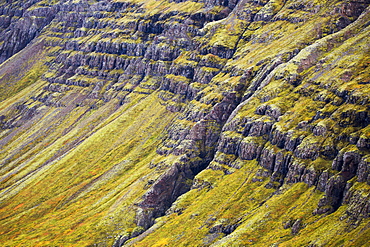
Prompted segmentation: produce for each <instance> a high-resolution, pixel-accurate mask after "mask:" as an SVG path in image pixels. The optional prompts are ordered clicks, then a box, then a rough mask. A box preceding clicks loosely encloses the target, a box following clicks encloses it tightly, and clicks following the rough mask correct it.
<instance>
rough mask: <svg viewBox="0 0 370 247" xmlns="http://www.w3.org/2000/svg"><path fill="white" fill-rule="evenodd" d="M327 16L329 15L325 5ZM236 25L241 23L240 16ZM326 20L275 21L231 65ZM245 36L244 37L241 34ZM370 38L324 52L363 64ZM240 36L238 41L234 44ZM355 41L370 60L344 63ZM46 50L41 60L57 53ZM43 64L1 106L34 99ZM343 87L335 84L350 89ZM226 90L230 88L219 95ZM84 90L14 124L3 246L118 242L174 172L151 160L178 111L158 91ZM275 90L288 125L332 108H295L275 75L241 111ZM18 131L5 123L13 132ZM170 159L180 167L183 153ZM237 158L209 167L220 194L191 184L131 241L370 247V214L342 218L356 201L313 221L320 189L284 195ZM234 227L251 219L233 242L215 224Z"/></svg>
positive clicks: (228, 82) (306, 39)
mask: <svg viewBox="0 0 370 247" xmlns="http://www.w3.org/2000/svg"><path fill="white" fill-rule="evenodd" d="M161 3H162V2H154V1H149V2H148V3H147V5H148V6H147V7H148V8H150V9H154V12H156V11H160V10H162V9H163V8H165V7H166V6H165V5H163V4H162V5H161ZM279 6H280V5H279ZM154 7H157V8H154ZM167 7H168V6H167ZM193 7H194V6H193V5H189V3H180V4H179V5H175V4H174V5H172V6H171V8H172V9H176V8H183V9H182V10H183V11H185V10H188V11H196V10H197V9H198V8H200V7H199V6H198V7H197V6H196V8H195V9H193ZM170 10H171V9H170ZM168 11H169V10H168ZM322 11H323V13H324V12H325V11H326V10H325V9H324V10H322ZM154 12H153V13H154ZM226 21H229V22H231V24H233V20H226ZM325 21H327V22H328V23H329V22H330V17H323V18H322V19H321V17H320V18H319V17H318V18H315V19H313V20H311V21H308V22H306V23H305V24H292V23H286V22H279V21H278V22H272V23H270V24H268V25H265V26H264V27H263V28H260V29H258V31H257V32H255V33H253V34H254V35H257V36H261V37H264V36H268V35H267V34H268V33H269V32H270V31H269V30H279V31H276V33H274V34H273V35H272V36H271V37H275V36H277V38H275V39H271V40H270V41H268V42H267V43H258V42H257V43H252V42H251V43H248V42H247V41H243V40H242V41H240V43H239V50H238V53H237V54H236V57H238V58H239V60H235V61H230V62H229V63H228V65H227V66H229V67H238V68H241V69H247V68H249V67H253V69H254V70H256V71H257V70H258V66H257V65H256V64H257V63H258V62H259V61H261V60H263V59H265V58H274V57H275V56H276V55H277V54H283V53H284V52H285V50H286V51H290V50H292V49H293V48H295V47H298V48H302V47H303V46H305V44H307V43H312V42H313V39H312V37H311V36H312V32H313V30H316V29H317V28H318V27H317V25H318V24H317V23H325ZM238 23H239V22H238ZM231 24H230V23H229V26H228V25H225V26H224V27H225V29H223V28H224V27H222V28H220V30H218V31H217V32H215V34H214V36H213V37H212V38H213V39H212V42H213V43H212V44H220V43H221V44H223V43H225V37H224V36H223V35H225V33H228V32H227V30H228V29H229V28H230V25H231ZM243 25H244V24H240V26H243ZM256 25H258V24H256ZM238 27H239V26H238ZM251 29H252V27H251ZM235 32H236V33H238V34H240V33H241V30H236V31H235ZM297 33H299V36H295V37H297V38H295V39H294V41H292V39H291V36H292V35H296V34H297ZM368 33H369V30H368V29H366V30H363V31H362V33H359V35H358V36H355V37H354V38H352V39H349V40H348V41H346V42H345V43H344V44H343V45H342V46H338V48H336V50H335V51H334V52H332V53H330V54H334V55H332V57H330V54H329V53H328V54H326V53H325V51H324V52H323V55H322V57H326V58H327V59H326V61H328V64H329V63H330V64H333V63H331V62H330V61H331V60H335V63H334V64H337V65H338V67H341V69H342V67H343V66H353V67H356V68H357V67H361V66H360V65H361V64H362V63H363V64H366V63H368V61H369V59H368V57H366V56H365V55H364V53H363V52H362V51H363V49H368V48H367V45H366V44H368V43H369V41H368V37H369V36H368ZM282 34H283V35H282ZM248 35H249V34H248V31H247V32H245V33H244V36H246V37H247V36H248ZM279 35H282V36H279ZM217 42H218V43H217ZM233 42H234V43H235V44H236V43H237V42H236V41H235V40H233ZM353 44H356V45H360V46H363V48H361V47H360V48H357V49H355V50H353V53H354V56H357V57H361V58H360V59H354V60H353V63H354V64H353V65H351V64H350V63H348V61H347V59H348V57H347V58H345V57H344V56H343V55H342V53H343V52H347V51H348V50H350V49H351V47H353ZM281 47H285V48H281ZM243 54H248V56H245V55H243ZM326 55H328V56H326ZM19 56H21V55H17V56H16V57H15V58H13V59H17V58H19ZM39 56H40V58H41V59H40V61H46V59H48V58H46V57H43V55H39ZM337 58H341V59H337ZM330 59H331V60H330ZM11 61H12V60H11ZM11 61H9V62H8V63H10V62H11ZM41 64H42V63H41V62H40V63H31V65H30V66H31V67H28V68H29V71H30V72H29V73H25V74H24V75H25V76H24V77H23V79H20V80H19V81H18V80H17V81H18V82H19V83H18V84H14V86H13V87H12V88H14V90H9V91H10V92H11V93H10V94H8V93H7V92H6V91H2V94H1V96H2V97H4V99H5V98H7V100H5V101H3V102H1V103H0V110H1V111H4V112H6V111H9V110H10V111H11V110H13V109H11V108H8V107H9V105H11V104H12V103H13V102H16V101H18V102H19V101H26V99H27V98H28V97H29V96H30V95H33V94H34V92H35V91H38V90H39V89H40V88H42V87H43V86H45V85H46V82H45V81H42V80H41V79H38V78H39V75H40V74H41V72H42V71H43V67H42V66H41ZM4 66H7V65H3V67H2V69H3V68H4ZM32 66H33V67H32ZM291 68H293V69H295V67H294V64H293V65H292V66H289V64H288V66H287V67H286V71H287V73H288V74H289V73H290V72H291V71H290V69H291ZM293 72H294V71H293ZM360 72H361V71H360ZM360 72H359V73H358V78H356V80H354V82H353V83H346V84H345V87H348V88H350V89H353V88H354V89H355V90H357V91H355V92H356V93H357V94H359V95H360V96H361V97H366V95H364V94H366V93H367V91H366V90H368V85H362V86H358V84H357V82H358V81H360V80H366V78H367V79H368V74H367V72H366V71H365V72H363V73H360ZM303 73H306V74H305V76H306V78H313V77H315V75H316V74H315V72H314V71H305V72H303ZM34 75H36V76H34ZM333 77H334V78H337V77H338V76H337V72H336V71H335V70H333V69H329V68H328V69H327V73H325V74H321V75H319V77H318V78H315V80H317V81H320V79H321V81H322V84H325V83H328V82H329V79H328V78H333ZM230 78H233V77H230V76H229V75H224V76H222V75H220V76H218V77H217V78H216V79H215V80H214V81H213V82H212V83H211V84H210V85H208V86H206V88H205V89H204V92H212V95H211V94H210V93H209V95H208V98H211V99H212V98H215V99H217V98H218V97H219V96H220V95H222V91H227V90H228V88H232V87H233V83H234V81H238V80H237V79H235V78H233V79H230ZM233 80H234V81H233ZM340 83H341V82H337V85H335V84H333V83H332V84H331V85H333V87H339V85H340ZM218 87H219V88H223V89H222V90H219V91H218V89H217V88H218ZM302 87H303V86H302ZM24 88H25V89H24ZM22 89H24V90H23V91H21V90H22ZM84 94H85V91H84V90H83V89H80V88H77V87H75V88H73V90H72V91H71V92H70V93H68V94H66V95H65V96H63V97H64V101H66V102H70V104H69V105H67V106H66V107H65V108H57V107H44V108H41V111H42V114H40V115H39V116H40V118H37V119H33V120H32V122H30V123H28V125H26V126H23V128H19V129H17V130H15V131H14V132H13V133H12V135H11V136H10V137H9V139H6V142H7V144H6V145H4V146H2V148H1V152H0V159H1V162H2V164H4V166H3V167H2V169H1V173H0V175H1V187H2V188H6V189H5V191H1V193H2V194H1V208H0V243H1V244H2V245H3V246H87V245H92V244H94V243H97V242H100V243H101V244H102V245H103V246H104V245H109V244H112V242H113V237H114V235H118V234H122V233H124V232H125V231H126V232H132V231H135V227H136V226H135V224H134V223H133V221H134V216H135V215H134V214H135V212H136V211H135V210H136V209H135V208H134V207H133V206H132V205H133V204H134V203H135V202H137V201H138V200H139V199H140V197H141V195H142V194H143V193H145V191H146V190H145V189H144V188H145V185H146V184H147V183H148V180H153V179H154V180H155V179H156V178H157V177H159V176H160V174H162V173H163V170H159V169H156V170H154V169H150V168H149V166H148V164H149V163H150V162H152V161H154V162H159V161H161V160H164V158H163V157H161V156H159V155H157V154H156V152H155V150H156V148H157V146H158V145H159V144H160V137H161V135H162V133H163V132H164V131H165V129H166V127H167V126H168V125H169V124H170V123H171V121H172V120H173V119H174V118H175V116H176V114H175V113H170V112H169V111H167V110H166V109H165V106H163V105H162V104H161V103H162V102H161V101H160V100H159V99H158V97H157V96H158V92H155V93H153V94H152V95H149V96H147V95H142V94H132V95H131V100H130V101H129V103H127V104H125V105H123V106H118V101H116V100H112V101H110V102H109V103H107V104H106V105H104V106H103V107H101V108H98V109H90V108H89V107H88V106H81V107H75V106H76V104H78V103H79V102H81V101H82V99H81V98H84V99H85V98H86V97H87V96H86V95H84ZM266 94H275V95H277V96H278V97H275V98H274V99H273V100H274V103H279V104H280V105H282V106H283V107H285V108H286V109H290V111H291V113H290V114H286V115H285V116H283V118H282V121H281V122H285V125H283V126H281V127H282V128H286V129H289V128H290V127H291V126H296V124H297V123H298V122H300V121H302V120H305V119H306V118H308V117H310V115H309V114H311V115H312V114H313V115H314V114H315V113H316V109H317V107H318V105H319V106H321V103H319V102H316V101H313V100H311V99H310V98H299V99H298V101H299V102H301V103H300V104H296V105H295V107H293V108H292V106H293V105H294V104H295V101H294V100H292V98H293V97H292V96H291V95H295V92H294V91H293V87H292V86H291V85H289V84H287V83H285V82H282V81H279V80H273V81H272V82H270V84H269V85H268V86H266V88H265V89H264V90H262V91H259V92H258V93H257V94H256V95H255V98H253V99H252V100H251V101H250V102H249V103H248V104H247V105H245V106H244V107H243V108H242V109H241V111H240V112H239V113H238V115H237V116H236V117H245V116H251V117H255V114H254V112H255V108H256V107H257V105H258V104H259V103H260V101H259V99H260V98H262V97H263V96H265V95H266ZM81 95H82V96H81ZM286 95H288V96H286ZM11 96H14V97H11ZM293 99H294V98H293ZM28 103H29V104H37V103H35V102H32V103H31V102H28ZM270 103H271V102H270ZM307 105H310V107H311V108H312V109H313V110H312V112H309V113H307V111H306V106H307ZM303 106H305V107H303ZM0 114H1V113H0ZM36 123H37V124H36ZM361 131H362V132H361V134H363V135H369V133H370V131H367V130H366V129H365V130H361ZM9 132H10V131H8V130H5V132H3V135H4V136H5V135H6V134H7V133H9ZM167 159H168V162H169V163H171V159H172V157H168V158H167ZM214 163H216V162H214ZM235 163H237V164H238V166H240V167H241V168H240V169H234V170H233V171H234V173H232V174H230V175H225V174H224V173H223V172H222V171H220V170H212V169H207V170H204V171H203V172H202V173H200V174H199V175H198V176H197V178H196V179H197V180H199V181H207V182H210V183H211V184H212V186H213V189H210V190H208V189H207V188H204V189H200V190H191V191H190V192H188V193H186V194H184V195H183V196H182V197H180V199H179V200H178V201H177V202H176V203H175V204H174V205H173V207H172V208H171V209H170V212H175V213H171V214H169V215H168V216H165V217H162V218H160V219H158V222H157V225H155V226H154V229H155V230H153V231H152V232H150V231H149V232H148V234H147V235H144V237H145V238H142V239H137V240H134V241H133V242H132V244H135V245H138V246H166V245H167V246H202V245H209V244H212V243H214V246H244V245H249V244H251V245H259V246H267V245H272V244H274V243H279V242H283V243H281V246H297V244H298V245H307V244H308V243H309V242H311V243H312V241H313V242H315V243H316V244H317V245H322V244H325V243H329V244H331V245H340V244H342V243H341V241H343V243H344V244H346V245H349V244H353V246H361V244H366V241H367V240H368V239H367V237H366V236H368V234H369V232H368V230H365V226H366V224H368V221H364V222H362V223H361V225H360V226H359V227H358V228H356V229H355V230H353V231H347V230H348V229H347V228H346V227H347V224H345V223H342V224H339V223H338V222H344V221H338V218H339V217H341V216H342V215H343V212H344V211H345V209H346V207H345V206H343V207H342V208H340V209H339V210H338V211H337V212H335V213H334V214H332V215H330V216H327V217H322V218H321V216H312V212H313V210H314V209H315V207H316V206H317V203H318V200H319V199H320V198H321V196H322V193H321V192H318V191H315V190H314V188H308V186H307V185H305V184H302V183H299V184H294V185H285V186H284V187H283V188H282V189H281V191H280V193H279V194H273V192H274V190H272V189H266V188H265V187H264V186H265V185H266V184H267V183H268V180H267V178H264V177H260V179H261V180H262V181H260V182H253V181H252V179H253V178H254V177H255V173H256V172H257V171H258V170H259V169H261V167H260V166H258V165H257V164H256V162H255V161H241V160H236V161H235ZM215 165H216V166H217V165H218V164H215ZM357 186H358V187H363V190H364V193H368V190H369V188H368V185H366V184H358V185H357ZM179 212H181V213H179ZM297 219H301V220H302V221H303V222H304V224H306V227H305V228H304V229H303V230H301V232H300V234H299V235H292V234H291V229H290V228H289V229H284V228H283V225H284V224H285V223H286V222H287V221H289V220H294V221H295V220H297ZM233 224H240V226H239V227H238V228H237V230H236V231H235V232H233V233H232V234H230V235H229V236H227V237H225V238H223V239H221V238H222V237H224V236H225V235H224V234H223V233H217V232H216V233H210V232H209V228H211V227H217V226H218V225H223V226H227V225H233ZM15 225H17V227H16V228H15V227H14V226H15ZM149 233H150V234H149ZM338 234H343V237H340V238H336V236H337V235H338ZM107 236H109V237H110V238H107ZM307 236H309V237H307ZM338 239H339V240H338ZM279 246H280V245H279Z"/></svg>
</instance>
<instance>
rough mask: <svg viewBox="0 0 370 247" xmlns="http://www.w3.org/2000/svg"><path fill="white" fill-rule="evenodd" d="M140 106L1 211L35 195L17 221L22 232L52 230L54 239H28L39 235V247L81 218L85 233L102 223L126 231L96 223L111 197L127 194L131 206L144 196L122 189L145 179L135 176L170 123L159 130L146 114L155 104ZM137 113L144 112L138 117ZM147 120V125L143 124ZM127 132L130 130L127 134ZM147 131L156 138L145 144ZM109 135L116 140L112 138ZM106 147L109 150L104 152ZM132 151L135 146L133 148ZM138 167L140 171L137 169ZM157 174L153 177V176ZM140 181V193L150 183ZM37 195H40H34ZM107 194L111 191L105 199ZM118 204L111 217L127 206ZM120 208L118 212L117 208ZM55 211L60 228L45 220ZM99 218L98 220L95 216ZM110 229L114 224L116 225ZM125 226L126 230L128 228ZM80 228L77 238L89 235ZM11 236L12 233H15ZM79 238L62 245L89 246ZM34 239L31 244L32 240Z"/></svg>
mask: <svg viewBox="0 0 370 247" xmlns="http://www.w3.org/2000/svg"><path fill="white" fill-rule="evenodd" d="M151 98H152V99H154V98H156V97H155V96H154V95H153V96H151ZM142 102H143V103H141V104H140V103H139V104H138V105H136V106H135V104H132V106H131V109H129V110H126V111H123V112H125V114H122V111H121V113H120V116H117V114H116V119H115V120H113V121H112V120H111V121H112V122H111V123H110V124H108V125H106V126H105V127H104V128H102V129H101V130H99V131H96V133H95V134H93V135H92V136H91V137H89V138H88V139H87V140H86V141H85V142H83V144H82V145H81V146H79V148H77V149H75V150H73V151H72V152H70V153H69V154H67V155H66V156H65V157H64V158H63V159H62V160H60V161H58V162H56V163H55V164H53V165H52V166H49V167H48V168H47V169H43V173H44V175H41V174H38V176H36V178H32V179H29V180H30V181H29V182H28V183H27V186H26V188H24V189H23V190H22V191H21V192H20V193H18V194H17V195H16V196H15V197H12V201H11V203H10V204H7V205H6V206H4V207H3V208H2V212H3V213H5V214H7V213H6V212H11V211H12V210H10V211H9V209H10V208H12V209H13V208H16V207H17V206H19V205H21V204H22V203H21V202H20V201H23V199H22V198H24V196H26V195H28V196H29V195H34V196H31V197H30V199H31V200H29V201H28V202H27V203H24V202H23V204H22V206H19V207H18V208H17V210H20V211H18V212H22V211H25V210H26V211H27V212H28V214H27V216H26V215H23V216H22V217H23V218H22V223H20V222H19V224H21V226H20V228H19V229H31V228H36V229H39V230H40V232H50V235H48V236H45V237H42V238H41V239H39V238H38V237H37V236H39V234H38V233H37V231H36V233H34V234H33V235H32V236H29V238H33V237H35V240H36V239H37V244H36V243H35V246H37V245H40V246H43V245H45V244H46V245H47V243H48V242H47V241H48V239H49V240H50V238H54V239H55V238H58V237H57V236H59V237H62V236H63V235H58V233H60V232H65V231H67V232H68V231H73V229H74V227H73V225H74V224H77V223H76V221H77V219H78V221H81V220H82V218H83V219H84V221H85V222H86V223H84V224H86V227H87V229H89V230H87V229H86V232H85V233H87V232H89V231H96V229H95V228H91V226H92V225H100V226H101V227H102V228H101V230H98V231H102V230H104V231H116V232H117V231H118V228H120V229H123V227H122V226H121V227H117V228H112V229H110V230H108V229H106V225H105V223H103V222H105V220H103V221H100V220H98V218H99V217H100V219H101V217H103V216H102V215H101V214H100V213H101V211H104V210H106V209H107V208H109V207H111V206H112V205H113V204H114V202H116V199H115V200H112V197H113V198H117V197H122V196H123V195H124V194H126V196H125V201H126V203H128V202H129V201H128V198H127V197H132V196H133V197H134V198H132V199H130V200H134V199H135V198H138V197H139V196H140V193H139V194H137V192H136V193H135V192H133V191H134V190H135V189H133V188H130V189H129V190H130V191H131V192H130V193H129V194H127V193H124V192H123V190H124V188H126V189H128V187H130V186H132V184H135V181H138V179H139V178H143V174H141V175H135V173H136V172H138V173H137V174H139V173H140V172H139V171H140V170H141V172H144V171H145V170H146V169H148V168H147V164H148V163H149V162H150V160H151V157H153V154H155V152H154V153H153V148H154V150H155V148H156V143H157V142H158V137H155V136H158V133H160V132H161V131H160V130H159V129H158V128H163V127H165V126H166V124H164V125H162V126H161V124H159V122H158V119H157V120H155V119H152V118H151V116H152V115H153V114H155V113H152V112H151V111H150V110H149V111H150V113H149V114H148V113H147V112H146V111H148V108H147V107H146V106H147V104H150V105H152V107H153V103H152V102H151V100H150V99H148V100H146V101H145V100H144V101H142ZM157 105H158V106H159V109H160V108H161V107H162V111H158V112H157V114H158V115H157V116H158V117H159V118H160V119H162V120H164V122H166V121H168V119H171V114H170V115H168V114H165V115H166V116H167V117H165V118H163V116H164V115H163V114H164V113H165V111H163V109H164V108H163V106H161V105H160V104H159V103H157ZM144 109H146V110H144ZM151 109H152V108H151ZM139 112H142V113H141V114H140V113H139ZM138 113H139V115H138ZM132 115H134V116H136V117H134V118H133V119H132V117H131V116H132ZM138 116H142V117H138ZM144 116H145V117H144ZM143 117H144V118H143ZM147 117H150V119H152V120H150V121H145V119H146V118H147ZM111 118H112V117H111ZM165 119H167V120H165ZM107 121H108V120H107ZM132 121H134V122H136V124H139V125H142V126H147V127H146V128H144V129H145V130H144V129H137V128H136V127H135V124H134V125H132ZM143 121H144V122H146V123H145V124H143ZM123 126H126V127H123ZM125 128H127V129H126V131H125ZM77 129H78V128H77ZM117 129H120V131H119V132H120V133H122V134H121V135H120V136H117V134H116V133H118V132H117V131H116V130H117ZM136 131H138V132H137V133H136V134H135V135H133V134H132V133H135V132H136ZM148 131H149V132H150V133H153V134H154V133H157V134H154V135H150V136H149V137H150V138H149V137H148V138H149V139H147V140H146V141H145V139H143V136H142V135H143V133H148ZM72 136H73V135H72ZM109 136H111V137H114V138H108V137H109ZM67 138H68V136H67ZM101 138H103V139H102V140H110V141H109V142H102V140H101ZM63 139H64V138H62V139H60V140H58V141H57V143H56V144H53V145H52V146H54V148H57V147H58V143H63V141H64V140H63ZM113 139H116V140H117V141H115V142H112V140H113ZM138 141H139V142H138ZM139 146H141V147H142V148H139ZM97 147H99V148H97ZM102 147H105V148H103V149H102ZM133 147H135V148H134V149H133ZM51 148H52V147H51ZM91 150H102V152H101V153H97V152H92V151H91ZM109 150H110V151H109ZM144 150H145V151H144ZM150 150H152V151H150ZM144 153H146V154H147V155H148V156H146V155H144ZM150 153H152V154H150ZM45 155H49V152H48V151H47V150H46V151H45V152H44V153H43V156H45ZM144 157H146V158H144ZM41 158H42V157H40V158H39V159H41ZM140 162H143V163H142V165H140ZM87 164H88V165H87ZM77 167H78V168H77ZM120 167H122V168H120ZM139 167H142V168H141V169H139ZM129 170H131V172H129ZM46 171H47V172H46ZM123 173H124V174H126V175H127V176H128V177H130V178H131V179H129V180H127V178H128V177H127V178H123V177H122V174H123ZM63 174H64V175H63ZM157 174H158V173H157ZM158 175H159V174H158ZM158 175H154V177H156V176H158ZM112 176H113V177H116V178H117V181H116V182H115V183H114V184H112V183H110V182H109V181H111V179H113V178H112ZM56 178H57V179H56ZM67 181H68V182H67ZM122 181H125V182H122ZM140 181H141V182H140ZM138 183H139V184H142V185H135V186H134V187H136V186H137V187H136V188H137V189H139V191H142V188H143V187H144V184H145V183H146V182H145V180H139V182H138ZM66 186H67V187H66ZM106 186H108V187H109V188H107V187H106ZM46 188H47V189H46ZM113 188H116V189H113ZM118 188H122V189H118ZM36 191H37V194H35V192H36ZM108 191H109V193H108V195H107V192H108ZM141 193H142V192H141ZM129 195H130V196H129ZM26 197H27V196H26ZM17 198H18V199H17ZM98 198H101V199H100V201H101V203H100V204H99V203H97V204H96V208H97V209H96V210H91V208H90V210H88V211H89V213H87V211H86V210H87V208H88V207H90V206H91V204H93V203H92V202H95V203H96V201H98ZM103 198H106V199H103ZM121 200H123V199H121ZM72 202H73V203H72ZM40 203H41V204H40ZM126 203H124V205H127V204H126ZM38 204H40V205H39V206H38V207H35V205H38ZM118 205H119V206H118ZM118 205H117V206H115V207H113V208H111V210H112V212H111V213H112V214H113V215H114V213H113V212H114V211H115V210H119V211H120V210H121V208H122V206H123V205H121V204H118ZM116 207H118V208H120V209H117V208H116ZM28 209H29V210H28ZM53 211H55V212H60V215H59V216H58V217H57V219H56V220H57V221H58V222H61V221H62V222H64V223H58V224H60V225H59V226H55V225H54V223H55V222H56V221H55V220H45V219H47V218H48V217H49V216H50V215H51V214H52V215H54V216H55V213H52V212H53ZM18 212H17V211H14V212H12V215H13V217H14V218H13V220H15V221H16V222H18V219H17V217H16V215H18V214H19V213H18ZM63 212H64V213H63ZM71 212H80V213H81V214H79V213H77V214H78V215H81V217H79V216H77V217H76V216H73V214H71ZM120 212H121V211H120ZM21 214H22V213H21ZM67 215H70V217H72V218H69V217H68V216H67ZM83 215H85V216H83ZM97 215H98V216H99V215H100V216H99V217H98V218H96V217H97ZM119 215H120V216H119ZM119 215H117V216H119V217H123V214H121V213H120V214H119ZM130 215H132V217H133V216H134V214H133V213H131V214H130ZM35 217H37V220H35ZM44 217H45V218H44ZM125 218H126V216H125ZM71 219H75V220H71ZM130 219H131V220H130ZM59 220H61V221H59ZM115 220H116V221H117V222H121V224H125V223H124V222H131V223H129V224H132V221H133V219H132V218H126V220H123V221H122V220H118V219H117V218H115ZM106 221H108V222H109V221H110V220H109V219H107V220H106ZM11 222H13V221H11ZM11 222H7V224H9V223H10V224H11ZM94 222H95V223H94ZM98 222H100V223H98ZM80 223H81V222H80ZM81 225H82V224H81ZM109 225H112V226H113V224H109ZM125 228H127V226H126V227H125ZM42 229H44V230H42ZM46 229H48V230H46ZM78 229H79V230H78V232H79V234H81V233H83V232H84V231H85V230H83V229H81V228H78ZM93 229H95V230H93ZM7 231H8V230H5V229H4V232H7ZM8 233H9V234H14V232H8ZM5 235H7V234H5V233H4V238H7V237H6V236H5ZM77 235H78V234H77ZM77 235H73V236H74V237H73V236H71V238H70V239H69V238H67V239H64V240H63V241H65V242H64V243H65V244H67V243H74V242H75V243H77V245H82V246H85V245H86V244H87V242H86V241H87V240H86V239H85V238H83V239H85V240H83V241H82V240H81V241H82V242H78V238H76V236H77ZM19 237H20V239H22V236H19ZM23 237H24V236H23ZM8 240H9V241H10V242H8V243H9V244H10V243H13V244H14V243H17V241H18V240H16V239H12V238H9V239H8ZM40 240H41V241H40ZM19 241H22V240H19ZM30 241H31V242H32V240H30ZM69 241H71V242H69ZM90 241H94V240H90ZM95 241H96V239H95ZM110 241H112V240H110ZM91 243H92V242H91Z"/></svg>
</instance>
